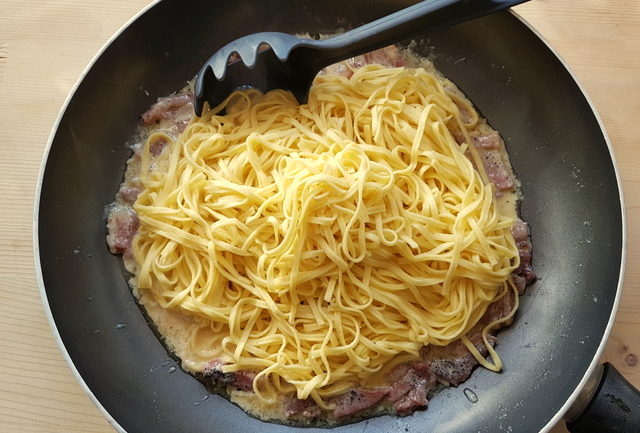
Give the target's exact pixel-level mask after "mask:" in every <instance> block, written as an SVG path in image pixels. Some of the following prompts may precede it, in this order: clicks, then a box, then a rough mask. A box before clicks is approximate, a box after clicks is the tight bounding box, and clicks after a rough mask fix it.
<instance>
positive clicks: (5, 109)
mask: <svg viewBox="0 0 640 433" xmlns="http://www.w3.org/2000/svg"><path fill="white" fill-rule="evenodd" d="M147 3H148V0H104V1H97V0H83V1H80V0H51V1H44V0H32V1H29V2H25V1H22V0H4V1H3V2H2V14H1V15H0V112H1V113H3V115H2V116H1V117H0V119H1V120H0V146H1V150H2V151H1V152H0V200H1V204H0V208H1V209H2V210H3V212H0V277H1V278H0V341H1V343H2V347H3V350H2V351H0V365H2V367H3V368H2V370H1V371H0V431H3V432H21V433H22V432H26V433H36V432H46V433H63V432H95V433H101V432H104V433H107V432H112V431H113V429H112V427H111V426H110V425H109V424H108V423H107V422H106V421H105V419H104V418H103V417H102V415H101V414H100V412H99V411H98V410H97V409H96V408H95V407H94V405H93V404H92V403H91V401H90V400H89V398H88V397H87V396H86V395H85V394H84V393H83V391H82V390H81V389H80V387H79V385H78V384H77V383H76V381H75V379H74V377H73V375H72V374H71V372H70V370H69V368H68V367H67V365H66V363H65V362H64V360H63V359H62V356H61V354H60V352H59V351H58V348H57V346H56V343H55V342H54V340H53V337H52V334H51V330H50V329H49V325H48V323H47V321H46V318H45V316H44V311H43V308H42V305H41V303H40V295H39V293H38V289H37V286H36V281H35V275H34V260H33V256H32V246H31V222H32V212H33V197H34V194H35V183H36V178H37V173H38V169H39V166H40V160H41V157H42V153H43V150H44V146H45V144H46V141H47V137H48V135H49V131H50V129H51V126H52V125H53V122H54V121H55V119H56V117H57V113H58V111H59V109H60V107H61V106H62V104H63V102H64V100H65V98H66V95H67V93H68V92H69V90H70V89H71V88H72V86H73V84H74V83H75V81H76V79H77V77H78V76H79V75H80V73H81V72H82V71H83V70H84V68H85V66H86V65H87V64H88V62H89V61H90V60H91V59H92V58H93V56H94V55H95V53H96V52H97V51H98V50H99V49H100V47H101V46H102V45H103V44H104V43H105V42H106V41H107V40H108V39H109V38H110V37H111V35H112V34H113V33H114V32H115V31H116V30H118V28H119V27H120V26H122V25H123V24H124V23H125V22H126V21H127V20H128V19H129V18H130V17H132V16H133V15H134V14H136V13H137V12H138V11H139V10H140V9H142V8H143V7H145V6H146V4H147ZM516 10H517V11H518V13H519V14H521V15H522V16H523V17H524V18H525V19H527V20H528V21H529V22H530V23H531V24H532V25H533V26H534V27H535V28H536V29H537V30H538V31H539V32H540V33H541V34H542V35H544V37H545V38H546V39H547V40H548V41H549V42H550V44H551V46H552V47H553V48H554V49H555V50H556V51H557V52H558V53H559V54H560V55H561V56H563V57H564V59H565V60H566V62H567V63H568V65H569V67H570V68H571V69H572V70H573V71H574V73H575V74H576V76H577V77H578V79H579V80H580V82H581V83H582V85H583V86H584V88H585V89H586V91H587V92H588V94H589V95H590V97H591V98H592V100H593V102H594V104H595V106H596V107H597V109H598V111H599V113H600V115H601V116H602V119H603V122H604V124H605V126H606V128H607V131H608V133H609V135H610V138H611V141H612V143H613V146H614V148H615V152H616V156H617V159H618V163H619V168H620V172H621V175H622V178H623V186H624V191H625V195H626V204H627V217H628V221H629V233H628V234H629V250H628V267H627V274H626V280H625V290H624V294H623V298H622V303H621V307H620V313H619V315H618V318H617V321H616V324H615V327H614V329H613V332H612V335H611V338H610V340H609V343H608V345H607V348H606V351H605V354H604V359H606V360H609V361H611V362H613V363H614V364H615V365H616V367H618V368H619V369H620V370H621V371H622V372H623V373H624V374H625V375H626V377H627V378H628V379H629V380H630V381H632V382H633V383H634V384H635V385H636V386H640V366H639V365H638V359H637V358H638V356H640V336H639V333H638V329H639V326H640V270H639V267H638V266H636V264H637V263H638V262H639V259H640V225H638V224H637V221H638V217H639V216H640V215H639V214H640V171H639V170H637V167H638V166H640V150H639V148H640V142H639V140H638V137H640V122H638V121H637V120H636V119H637V116H638V113H640V98H638V97H637V94H638V93H639V91H640V32H638V31H637V29H638V27H639V25H640V2H638V1H637V0H625V1H614V0H562V1H558V0H534V1H531V2H529V3H527V4H524V5H521V6H519V7H517V8H516ZM553 431H554V433H563V432H566V429H565V428H564V426H562V425H558V426H557V427H556V428H555V429H554V430H553Z"/></svg>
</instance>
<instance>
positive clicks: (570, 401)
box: [509, 9, 627, 433]
mask: <svg viewBox="0 0 640 433" xmlns="http://www.w3.org/2000/svg"><path fill="white" fill-rule="evenodd" d="M509 12H511V14H512V15H513V16H514V17H516V18H517V19H519V20H520V22H522V23H523V24H524V25H525V26H526V27H527V28H528V29H529V30H530V31H531V32H532V33H533V34H534V35H535V36H536V37H537V38H538V39H540V41H542V42H543V43H544V45H545V46H546V47H547V49H548V50H549V51H550V52H551V53H552V54H553V55H554V56H555V57H556V59H558V61H559V62H560V63H561V64H562V67H563V68H564V69H565V70H566V71H567V72H568V73H569V75H570V76H571V78H572V79H573V81H574V82H575V83H576V85H577V86H578V89H579V90H580V93H581V94H582V96H583V97H584V98H585V100H586V101H587V104H588V105H589V108H590V109H591V112H592V113H593V115H594V117H595V118H596V121H597V122H598V127H599V128H600V131H601V132H602V136H603V137H604V141H605V143H606V144H607V149H608V150H609V157H610V158H611V162H612V165H613V171H614V174H615V176H616V186H617V187H618V196H619V197H620V217H621V229H622V233H621V235H622V236H621V240H622V242H621V243H622V245H621V248H622V251H621V254H620V271H619V273H618V284H617V286H616V296H615V298H614V300H613V305H612V306H611V313H610V315H609V320H608V321H607V326H606V327H605V330H604V332H603V334H602V338H601V340H600V344H599V345H598V349H597V350H596V351H595V353H594V354H593V359H592V360H591V363H590V364H589V367H588V368H587V370H586V371H585V373H584V376H583V377H582V379H581V380H580V382H578V385H577V386H576V387H575V389H574V390H573V392H572V393H571V395H569V397H568V398H567V400H566V401H565V403H564V404H563V405H562V407H561V408H560V409H559V410H558V411H557V412H556V414H555V415H554V416H553V417H552V418H551V419H549V422H547V424H546V425H545V426H544V427H543V428H542V430H540V433H547V432H549V431H550V430H551V429H552V428H553V427H554V426H555V425H556V424H557V423H558V422H559V421H560V420H561V419H562V418H563V416H564V415H565V413H566V412H567V411H568V410H569V408H570V407H571V406H572V405H573V404H574V402H575V401H576V400H577V399H578V397H579V396H580V394H581V393H582V390H583V389H584V386H585V385H586V383H587V382H588V381H589V379H590V378H591V376H592V375H593V374H594V372H595V370H596V368H597V366H598V365H599V364H600V357H601V356H602V353H603V352H604V348H605V346H606V345H607V341H608V340H609V336H610V335H611V330H612V329H613V323H614V322H615V318H616V315H617V312H618V307H619V305H620V299H621V297H622V286H623V285H624V273H625V268H626V262H627V215H626V207H625V205H624V203H625V201H624V192H623V189H622V178H621V177H620V170H619V168H618V163H617V161H616V157H615V153H614V151H613V145H612V144H611V140H610V138H609V134H608V133H607V130H606V128H605V127H604V123H603V121H602V117H601V116H600V113H599V112H598V110H597V109H596V107H595V105H594V103H593V100H592V99H591V97H590V96H589V94H588V93H587V92H586V90H585V88H584V86H583V85H582V83H581V82H580V80H579V79H578V77H577V76H576V74H575V73H574V72H573V70H572V69H571V68H570V67H569V65H568V63H567V62H566V61H565V60H564V58H563V57H562V56H561V55H560V53H558V51H556V49H555V48H554V47H553V46H552V45H551V43H550V42H549V41H548V40H547V39H546V38H545V37H544V36H543V35H542V34H541V33H540V32H539V31H538V30H537V29H536V28H535V27H534V26H533V25H531V24H530V23H529V22H528V21H527V20H526V19H524V18H523V17H522V16H520V14H518V13H517V12H515V11H514V10H512V9H509Z"/></svg>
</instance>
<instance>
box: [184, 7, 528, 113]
mask: <svg viewBox="0 0 640 433" xmlns="http://www.w3.org/2000/svg"><path fill="white" fill-rule="evenodd" d="M525 1H527V0H425V1H422V2H420V3H417V4H415V5H413V6H410V7H408V8H405V9H402V10H400V11H398V12H395V13H393V14H391V15H388V16H386V17H383V18H380V19H378V20H376V21H373V22H371V23H369V24H366V25H363V26H361V27H357V28H355V29H353V30H350V31H348V32H346V33H342V34H339V35H337V36H334V37H332V38H329V39H324V40H315V39H308V38H301V37H298V36H294V35H290V34H287V33H278V32H262V33H254V34H251V35H247V36H243V37H241V38H239V39H236V40H234V41H233V42H231V43H229V44H227V45H225V46H224V47H222V48H221V49H220V50H218V51H217V52H216V53H215V54H214V55H213V56H211V58H209V60H208V61H207V62H206V63H205V64H204V66H203V67H202V68H201V69H200V71H199V72H198V75H197V76H196V81H195V105H194V109H195V112H196V114H197V115H198V116H200V115H201V114H202V111H203V108H204V104H205V102H209V106H210V107H216V106H217V105H218V104H220V103H221V102H222V101H223V100H224V99H225V98H226V97H227V96H228V95H229V94H230V93H231V92H233V91H234V90H236V89H238V88H241V87H244V86H251V87H255V88H258V89H260V90H262V91H263V92H266V91H268V90H271V89H286V90H290V91H291V92H292V93H293V95H294V96H295V97H296V99H297V100H298V102H300V103H304V102H306V100H307V96H308V93H309V88H310V87H311V82H312V81H313V79H314V78H315V76H316V75H317V73H318V72H319V71H320V70H321V69H322V68H324V67H326V66H329V65H331V64H333V63H336V62H339V61H341V60H344V59H348V58H350V57H354V56H357V55H360V54H364V53H366V52H369V51H373V50H376V49H378V48H382V47H385V46H387V45H391V44H394V43H397V42H401V41H404V40H407V39H410V38H412V37H414V36H416V35H418V34H420V33H424V32H425V31H427V30H433V29H437V28H442V27H447V26H451V25H455V24H458V23H461V22H464V21H467V20H470V19H473V18H478V17H480V16H483V15H487V14H490V13H493V12H497V11H501V10H504V9H507V8H510V7H512V6H515V5H518V4H520V3H524V2H525ZM478 37H481V35H478ZM265 46H267V47H270V48H271V49H265V48H266V47H265ZM234 53H236V54H237V55H238V56H239V57H240V59H241V60H242V61H240V60H235V61H230V57H231V56H232V55H233V54H234Z"/></svg>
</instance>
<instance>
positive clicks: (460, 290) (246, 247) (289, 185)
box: [133, 65, 519, 409]
mask: <svg viewBox="0 0 640 433" xmlns="http://www.w3.org/2000/svg"><path fill="white" fill-rule="evenodd" d="M223 110H224V111H223ZM470 111H471V112H475V111H474V110H470ZM223 112H224V113H225V114H224V115H223V114H222V113H223ZM465 120H466V121H467V124H465V123H463V121H462V120H461V118H460V114H459V110H458V108H457V107H456V105H455V104H454V102H453V101H452V100H451V97H450V96H449V95H448V94H447V93H446V92H445V90H444V89H443V88H442V86H441V84H440V83H439V82H438V80H437V79H436V78H435V77H434V76H433V75H431V74H429V73H427V72H426V71H425V70H423V69H409V68H395V69H393V68H392V69H387V68H381V67H379V66H373V65H372V66H366V67H363V68H361V69H359V70H357V71H356V72H355V73H354V75H353V77H351V78H350V79H346V78H344V77H340V76H337V75H323V76H319V77H318V78H317V79H316V81H315V83H314V86H313V87H312V89H311V92H310V96H309V101H308V103H307V104H304V105H298V104H297V102H296V101H295V99H294V98H293V96H292V95H291V94H289V93H287V92H285V91H281V90H275V91H271V92H269V93H267V94H265V95H262V94H260V93H259V92H258V91H256V90H246V91H239V92H236V93H234V94H233V95H231V96H230V97H229V98H228V99H227V100H226V101H225V102H224V103H223V104H222V105H221V106H219V107H216V108H215V109H214V110H210V111H208V112H206V113H205V114H204V115H203V116H202V117H201V118H194V119H193V120H192V121H191V123H190V124H189V125H188V127H187V128H186V130H185V131H184V132H183V133H182V134H181V135H180V136H179V137H178V139H177V140H175V141H174V140H173V139H172V138H171V137H170V136H168V135H164V134H162V133H159V132H156V133H154V134H153V135H151V136H150V137H149V138H148V140H147V142H146V144H145V149H144V151H143V152H142V156H141V158H142V160H141V161H142V170H141V181H142V185H143V187H144V189H143V191H142V192H141V194H140V195H139V196H138V199H137V201H136V203H135V206H134V208H135V211H136V213H137V215H138V218H139V220H140V229H139V231H138V233H137V235H136V237H135V238H134V244H133V251H134V255H135V259H136V262H137V263H138V265H137V270H136V272H135V278H134V284H135V285H136V286H137V288H138V290H141V291H143V290H144V291H148V292H149V294H150V295H151V296H152V297H153V298H154V299H155V300H156V301H157V302H158V304H159V305H160V306H161V307H163V308H167V309H172V310H177V311H180V312H182V313H185V314H188V315H191V316H193V317H194V318H195V320H194V325H193V326H192V328H191V331H190V334H191V335H190V342H189V344H190V348H191V350H192V351H194V352H196V353H198V354H199V355H201V356H205V357H210V358H211V359H214V358H218V359H221V360H222V361H223V362H224V364H225V365H224V367H223V371H224V372H233V371H239V370H252V371H255V372H258V374H257V376H256V379H255V380H254V382H253V389H254V391H255V393H256V395H257V397H258V398H259V399H260V400H261V401H262V402H263V403H265V404H268V403H270V402H274V401H276V399H277V397H278V396H280V395H283V394H294V393H295V395H296V396H297V397H298V398H300V399H305V398H308V397H311V398H313V399H314V400H315V401H316V402H317V403H318V404H319V405H320V406H321V407H322V408H324V409H329V408H331V403H330V400H329V398H330V397H332V396H336V395H339V394H342V393H344V392H346V391H348V390H350V389H353V388H354V387H358V386H362V384H365V383H367V380H368V379H369V378H370V377H371V376H372V375H374V374H376V373H377V372H381V371H382V370H386V369H388V368H390V366H392V365H395V364H397V363H399V362H401V361H403V360H404V361H406V360H407V359H415V358H418V356H419V353H420V350H421V348H422V347H423V346H424V345H430V344H433V345H446V344H448V343H451V342H453V341H455V340H458V339H461V338H462V341H463V342H464V343H465V345H466V346H467V347H468V348H469V350H470V351H472V353H473V354H474V355H475V356H476V357H477V358H478V359H479V361H480V362H481V363H482V364H483V365H484V366H485V367H488V368H491V369H494V370H499V369H500V368H501V364H500V360H499V357H498V355H497V354H496V353H495V352H494V351H493V349H492V348H491V345H489V344H488V342H487V340H486V335H487V330H488V329H490V328H491V326H493V325H495V324H489V325H488V326H487V328H486V329H485V332H484V336H485V344H486V345H487V347H488V349H489V350H490V354H491V359H492V362H490V361H489V360H487V359H484V358H483V357H482V355H481V354H480V353H479V352H478V351H477V350H476V349H475V347H473V344H471V343H470V342H469V340H468V339H466V338H465V337H464V336H465V334H466V333H467V332H468V331H469V330H470V329H471V328H472V327H473V326H474V325H475V324H476V323H477V322H478V320H479V319H480V318H481V317H482V315H483V314H484V312H485V311H486V308H487V306H488V305H489V304H490V303H492V302H493V301H495V300H496V299H499V298H500V297H501V296H504V294H505V293H506V292H507V291H508V290H510V284H511V282H510V274H511V272H512V271H513V270H514V269H515V268H517V266H518V264H519V256H518V250H517V247H516V245H515V242H514V240H513V236H512V234H511V230H510V229H511V226H512V224H513V220H512V219H511V218H508V217H506V216H503V215H501V214H500V213H499V212H498V210H497V208H496V205H495V203H494V194H493V186H492V184H491V183H489V182H487V181H486V175H484V172H483V169H482V164H480V163H478V161H477V155H476V154H475V150H474V149H473V147H472V146H471V147H468V146H467V144H462V145H460V144H458V143H457V142H456V140H455V139H454V138H453V137H452V135H451V132H450V130H455V131H459V132H460V133H461V134H463V135H464V136H465V137H466V140H465V141H466V143H470V139H469V136H468V132H467V131H468V128H471V127H472V126H473V125H472V124H470V123H469V122H472V123H473V122H477V118H475V119H465ZM159 135H162V136H161V137H159ZM158 138H163V139H164V140H167V141H168V142H169V145H168V147H167V149H166V150H165V151H164V152H163V153H162V154H161V155H160V156H158V157H155V156H154V154H153V151H152V143H153V142H154V141H155V140H157V139H158ZM465 153H466V154H469V155H471V156H472V158H475V160H476V164H475V166H476V167H478V168H479V170H480V172H479V171H478V170H477V169H476V167H474V164H472V163H471V162H470V159H469V158H467V156H465ZM483 178H484V179H483ZM511 286H512V285H511ZM516 299H517V296H516ZM512 314H513V313H512ZM507 319H508V318H505V319H503V320H507Z"/></svg>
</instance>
